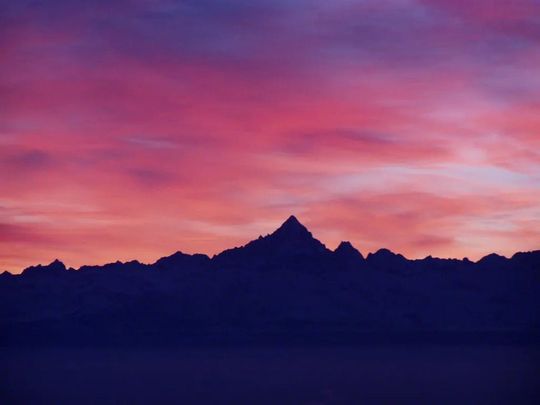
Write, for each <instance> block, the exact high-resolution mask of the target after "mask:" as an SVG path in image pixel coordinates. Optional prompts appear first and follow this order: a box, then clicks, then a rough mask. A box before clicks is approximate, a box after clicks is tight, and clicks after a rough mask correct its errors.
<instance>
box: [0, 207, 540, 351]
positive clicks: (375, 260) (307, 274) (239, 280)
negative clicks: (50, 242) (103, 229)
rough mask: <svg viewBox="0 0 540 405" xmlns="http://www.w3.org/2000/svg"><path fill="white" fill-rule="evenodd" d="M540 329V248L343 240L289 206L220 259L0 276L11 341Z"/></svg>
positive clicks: (4, 329) (535, 333)
mask: <svg viewBox="0 0 540 405" xmlns="http://www.w3.org/2000/svg"><path fill="white" fill-rule="evenodd" d="M539 336H540V251H538V250H537V251H534V252H526V253H516V254H515V255H514V256H512V258H510V259H507V258H505V257H502V256H498V255H495V254H492V255H489V256H486V257H484V258H483V259H481V260H480V261H478V262H476V263H473V262H471V261H469V260H457V259H437V258H432V257H427V258H425V259H422V260H407V259H406V258H405V257H403V256H402V255H399V254H395V253H392V252H391V251H389V250H386V249H381V250H379V251H378V252H376V253H373V254H369V255H368V256H367V257H366V258H364V257H363V256H362V254H361V253H360V252H359V251H358V250H356V249H355V248H354V247H353V246H352V245H351V244H350V243H348V242H342V243H341V244H340V245H339V247H338V248H337V249H336V250H335V251H331V250H328V249H327V248H326V247H325V246H324V245H323V244H322V243H321V242H319V241H318V240H317V239H315V238H313V236H312V235H311V233H310V232H309V231H308V230H307V229H306V228H305V227H304V226H303V225H302V224H300V223H299V222H298V221H297V219H296V218H295V217H290V218H289V219H288V220H287V221H286V222H285V223H284V224H283V225H282V226H281V227H280V228H279V229H278V230H276V231H275V232H274V233H272V234H271V235H268V236H265V237H259V239H257V240H254V241H252V242H250V243H248V244H247V245H245V246H243V247H240V248H234V249H230V250H226V251H224V252H222V253H220V254H218V255H216V256H214V257H213V258H209V257H208V256H206V255H201V254H197V255H187V254H183V253H180V252H177V253H175V254H173V255H171V256H168V257H164V258H162V259H159V260H158V261H157V262H155V263H153V264H148V265H147V264H142V263H139V262H137V261H131V262H127V263H121V262H116V263H111V264H106V265H104V266H83V267H81V268H80V269H78V270H74V269H66V268H65V266H64V264H63V263H61V262H60V261H58V260H56V261H54V262H52V263H51V264H49V265H47V266H35V267H29V268H27V269H26V270H24V272H23V273H22V274H21V275H11V274H9V273H7V272H6V273H3V274H2V275H1V276H0V344H2V345H6V344H76V345H78V344H146V343H148V344H169V343H170V344H179V343H182V344H184V343H186V344H189V343H200V344H206V343H209V344H214V343H226V342H255V343H275V342H290V343H308V342H313V343H334V342H336V343H337V342H347V343H354V342H360V341H363V340H365V339H374V340H377V341H379V340H385V339H390V340H392V339H396V340H407V341H410V340H411V339H412V340H418V339H420V340H424V339H437V340H441V339H442V340H445V339H446V340H456V339H467V340H468V339H476V340H480V339H526V340H528V341H534V342H539V341H540V339H539Z"/></svg>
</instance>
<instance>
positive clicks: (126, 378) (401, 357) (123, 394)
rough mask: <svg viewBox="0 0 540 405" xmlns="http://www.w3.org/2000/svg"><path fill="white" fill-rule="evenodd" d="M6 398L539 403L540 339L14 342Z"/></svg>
mask: <svg viewBox="0 0 540 405" xmlns="http://www.w3.org/2000/svg"><path fill="white" fill-rule="evenodd" d="M0 353H1V354H0V359H1V361H0V370H1V375H0V377H1V378H0V380H1V385H0V390H1V391H0V392H1V396H2V403H4V404H29V403H51V404H53V403H54V404H73V403H77V404H94V403H100V404H124V403H129V404H148V403H184V404H190V403H203V404H239V403H242V404H244V403H245V404H284V403H285V404H341V403H357V404H358V403H383V404H384V403H388V404H401V403H405V404H419V403H431V404H435V403H436V404H446V403H461V404H464V403H469V404H472V403H474V404H534V403H538V402H539V401H540V388H539V387H538V376H539V375H540V348H539V347H538V346H536V347H534V346H511V345H492V346H478V345H364V346H357V347H339V348H336V347H309V348H297V347H289V348H284V347H281V348H275V347H274V348H270V347H257V348H182V349H167V350H165V349H163V350H159V349H121V350H118V349H80V348H79V349H19V350H13V349H10V350H9V351H7V350H5V349H4V350H2V351H1V352H0Z"/></svg>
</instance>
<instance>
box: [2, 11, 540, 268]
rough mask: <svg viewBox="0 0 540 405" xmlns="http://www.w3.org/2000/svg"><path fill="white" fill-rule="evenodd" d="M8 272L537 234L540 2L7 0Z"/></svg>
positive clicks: (520, 245) (473, 245)
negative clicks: (55, 263) (287, 244)
mask: <svg viewBox="0 0 540 405" xmlns="http://www.w3.org/2000/svg"><path fill="white" fill-rule="evenodd" d="M0 60H1V63H0V270H9V271H12V272H15V273H17V272H20V271H21V270H22V269H23V268H24V267H26V266H29V265H32V264H36V263H48V262H50V261H52V260H53V259H55V258H60V259H61V260H63V261H64V262H65V263H66V264H67V265H68V266H73V267H78V266H80V265H82V264H101V263H106V262H111V261H116V260H130V259H139V260H141V261H143V262H153V261H155V260H156V259H158V258H159V257H161V256H164V255H168V254H171V253H172V252H174V251H176V250H181V251H183V252H187V253H195V252H201V253H206V254H209V255H212V254H215V253H218V252H220V251H221V250H223V249H225V248H229V247H232V246H238V245H242V244H245V243H246V242H248V241H249V240H251V239H254V238H256V237H257V236H258V235H260V234H262V235H264V234H267V233H270V232H272V231H273V230H274V229H275V228H277V227H278V226H279V225H280V224H281V223H282V222H283V221H284V220H285V219H286V218H287V217H288V216H289V215H291V214H294V215H296V216H297V217H298V218H299V220H300V221H301V222H302V223H304V224H305V225H306V226H307V227H308V228H309V229H310V230H311V231H312V232H313V234H314V236H316V237H317V238H318V239H320V240H321V241H322V242H323V243H325V244H326V246H327V247H329V248H331V249H333V248H335V247H336V246H337V244H338V243H339V242H340V241H341V240H349V241H351V242H352V243H353V245H355V246H356V247H357V248H358V249H359V250H360V251H361V252H362V253H364V254H366V253H368V252H372V251H375V250H377V249H379V248H382V247H386V248H390V249H392V250H393V251H396V252H400V253H402V254H404V255H405V256H407V257H410V258H421V257H424V256H427V255H433V256H438V257H459V258H461V257H469V258H470V259H472V260H475V259H478V258H480V257H482V256H483V255H485V254H488V253H490V252H497V253H499V254H504V255H507V256H508V255H511V254H513V253H514V252H516V251H526V250H532V249H538V248H540V74H539V71H540V1H538V0H513V1H512V0H507V1H501V0H476V1H474V2H473V1H469V0H467V1H466V0H440V1H428V0H416V1H413V0H357V1H352V0H333V1H328V0H313V1H307V0H273V1H268V0H231V1H211V0H185V1H179V0H156V1H150V0H133V1H128V0H125V1H124V0H119V1H112V0H89V1H73V0H57V1H53V0H42V1H37V0H34V1H29V0H18V1H10V0H0Z"/></svg>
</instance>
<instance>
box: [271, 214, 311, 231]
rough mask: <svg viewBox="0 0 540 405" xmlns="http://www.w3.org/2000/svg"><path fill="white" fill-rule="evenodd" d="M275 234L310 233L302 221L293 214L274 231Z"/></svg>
mask: <svg viewBox="0 0 540 405" xmlns="http://www.w3.org/2000/svg"><path fill="white" fill-rule="evenodd" d="M274 235H295V236H298V235H309V236H311V233H310V232H309V231H308V229H307V228H306V227H305V226H304V225H302V224H301V223H300V221H299V220H298V219H297V218H296V217H295V216H294V215H291V216H290V217H289V218H287V220H286V221H285V222H283V224H281V226H280V227H279V228H278V229H277V230H276V231H275V232H274Z"/></svg>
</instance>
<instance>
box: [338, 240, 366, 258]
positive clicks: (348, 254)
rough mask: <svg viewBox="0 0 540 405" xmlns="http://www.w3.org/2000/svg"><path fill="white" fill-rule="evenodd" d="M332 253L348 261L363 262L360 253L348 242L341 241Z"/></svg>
mask: <svg viewBox="0 0 540 405" xmlns="http://www.w3.org/2000/svg"><path fill="white" fill-rule="evenodd" d="M334 253H335V254H336V255H338V256H340V257H343V258H348V259H350V260H358V259H360V260H364V256H362V253H360V252H359V251H358V249H356V248H355V247H354V246H353V245H352V244H351V242H349V241H342V242H341V243H340V244H339V246H338V247H337V248H336V250H334Z"/></svg>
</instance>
